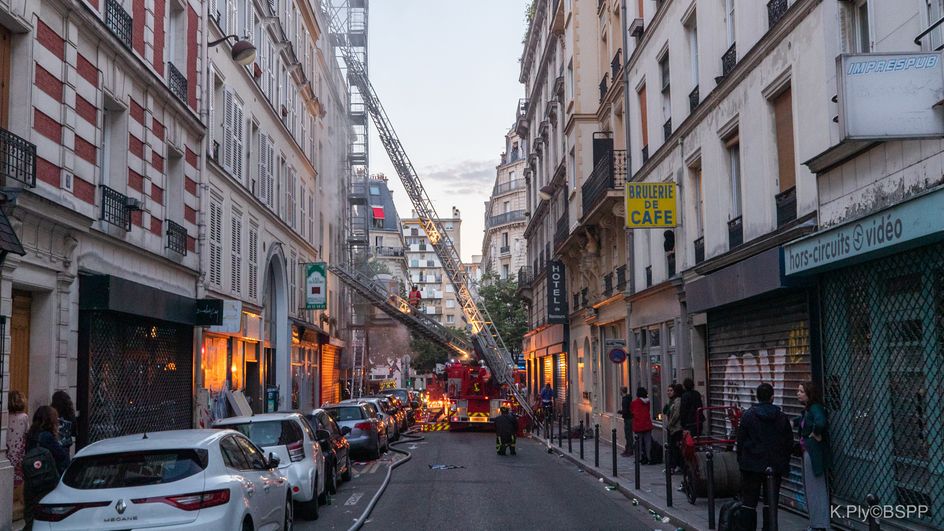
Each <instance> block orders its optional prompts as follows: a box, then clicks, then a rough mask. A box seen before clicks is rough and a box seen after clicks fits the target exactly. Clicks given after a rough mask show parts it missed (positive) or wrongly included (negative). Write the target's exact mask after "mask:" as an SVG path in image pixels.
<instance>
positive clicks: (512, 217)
mask: <svg viewBox="0 0 944 531" xmlns="http://www.w3.org/2000/svg"><path fill="white" fill-rule="evenodd" d="M524 212H525V211H524V210H512V211H511V212H505V213H503V214H496V215H494V216H489V218H488V223H487V224H486V225H487V227H486V228H492V227H497V226H499V225H505V224H506V223H514V222H516V221H525V220H527V219H528V217H527V216H525V215H524Z"/></svg>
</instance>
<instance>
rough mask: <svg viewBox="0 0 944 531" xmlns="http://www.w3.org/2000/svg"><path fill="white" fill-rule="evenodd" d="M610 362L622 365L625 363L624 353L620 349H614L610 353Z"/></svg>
mask: <svg viewBox="0 0 944 531" xmlns="http://www.w3.org/2000/svg"><path fill="white" fill-rule="evenodd" d="M610 361H612V362H613V363H623V362H624V361H626V351H625V350H623V349H621V348H614V349H613V350H611V351H610Z"/></svg>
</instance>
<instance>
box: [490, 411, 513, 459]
mask: <svg viewBox="0 0 944 531" xmlns="http://www.w3.org/2000/svg"><path fill="white" fill-rule="evenodd" d="M499 411H501V414H500V415H498V416H497V417H495V449H496V450H497V451H498V455H505V449H510V450H511V455H517V453H518V452H517V451H516V449H515V443H517V442H518V441H517V438H516V437H515V435H516V434H517V433H518V419H517V418H516V417H515V416H514V415H512V414H511V410H509V409H508V407H507V406H501V408H500V409H499Z"/></svg>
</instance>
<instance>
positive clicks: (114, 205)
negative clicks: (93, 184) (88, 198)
mask: <svg viewBox="0 0 944 531" xmlns="http://www.w3.org/2000/svg"><path fill="white" fill-rule="evenodd" d="M101 188H102V215H101V218H99V219H101V220H102V221H104V222H106V223H111V224H112V225H114V226H116V227H119V228H122V229H124V230H126V231H130V230H131V209H129V208H128V196H126V195H125V194H123V193H121V192H119V191H117V190H113V189H111V188H109V187H107V186H105V185H104V184H103V185H101Z"/></svg>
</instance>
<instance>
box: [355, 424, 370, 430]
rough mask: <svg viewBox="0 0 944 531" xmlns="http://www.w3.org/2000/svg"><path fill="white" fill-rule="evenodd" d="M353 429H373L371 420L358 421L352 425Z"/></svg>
mask: <svg viewBox="0 0 944 531" xmlns="http://www.w3.org/2000/svg"><path fill="white" fill-rule="evenodd" d="M354 429H356V430H363V431H371V430H373V429H374V425H373V423H371V422H358V423H357V424H355V425H354Z"/></svg>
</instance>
